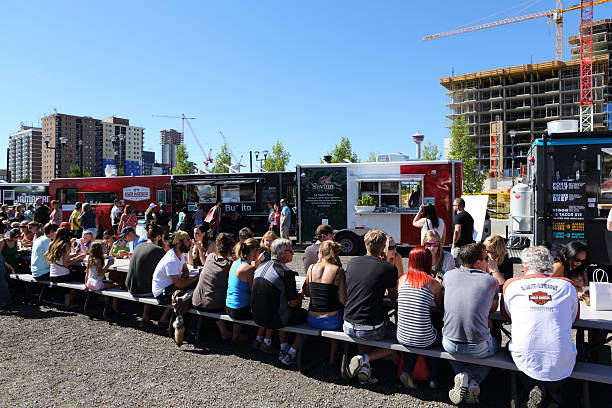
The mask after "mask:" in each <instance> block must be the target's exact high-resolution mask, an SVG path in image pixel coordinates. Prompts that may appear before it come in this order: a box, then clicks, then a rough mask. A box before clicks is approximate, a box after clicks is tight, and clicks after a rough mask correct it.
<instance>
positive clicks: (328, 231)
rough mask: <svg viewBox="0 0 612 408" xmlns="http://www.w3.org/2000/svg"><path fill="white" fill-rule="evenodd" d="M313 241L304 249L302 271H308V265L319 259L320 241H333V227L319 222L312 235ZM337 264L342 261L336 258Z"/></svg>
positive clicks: (339, 264)
mask: <svg viewBox="0 0 612 408" xmlns="http://www.w3.org/2000/svg"><path fill="white" fill-rule="evenodd" d="M314 239H315V242H314V244H312V245H309V246H308V247H306V249H305V250H304V256H303V261H304V273H306V271H308V268H310V265H312V264H315V263H317V262H318V260H319V249H320V248H321V243H322V242H325V241H333V240H334V229H333V228H332V227H331V225H328V224H321V225H319V226H318V227H317V229H316V231H315V236H314ZM338 266H340V267H341V266H342V263H341V262H340V260H339V259H338Z"/></svg>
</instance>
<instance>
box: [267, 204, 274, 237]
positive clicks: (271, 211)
mask: <svg viewBox="0 0 612 408" xmlns="http://www.w3.org/2000/svg"><path fill="white" fill-rule="evenodd" d="M266 206H267V207H268V225H269V228H268V229H269V230H272V226H273V225H274V205H273V204H272V202H271V201H268V202H267V203H266Z"/></svg>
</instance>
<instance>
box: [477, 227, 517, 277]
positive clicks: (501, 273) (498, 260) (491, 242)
mask: <svg viewBox="0 0 612 408" xmlns="http://www.w3.org/2000/svg"><path fill="white" fill-rule="evenodd" d="M483 244H484V246H485V248H486V249H487V256H488V257H489V273H490V274H491V275H493V277H494V278H495V279H497V281H498V282H499V285H500V287H501V286H503V284H504V283H505V282H506V281H507V280H508V279H512V277H513V276H514V271H513V268H512V261H510V257H508V254H507V253H506V243H505V242H504V239H503V238H502V237H501V236H500V235H497V234H493V235H490V236H489V237H488V238H487V239H485V240H484V242H483Z"/></svg>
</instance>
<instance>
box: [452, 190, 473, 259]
mask: <svg viewBox="0 0 612 408" xmlns="http://www.w3.org/2000/svg"><path fill="white" fill-rule="evenodd" d="M453 213H454V214H455V216H454V217H453V243H452V247H451V254H452V255H453V258H455V265H456V266H457V267H459V266H461V258H460V257H459V251H460V250H461V247H462V246H464V245H467V244H473V243H474V219H473V218H472V216H471V215H470V213H468V212H467V211H465V201H464V200H463V198H459V197H458V198H455V201H454V202H453Z"/></svg>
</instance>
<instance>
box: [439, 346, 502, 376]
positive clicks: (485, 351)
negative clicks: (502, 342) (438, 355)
mask: <svg viewBox="0 0 612 408" xmlns="http://www.w3.org/2000/svg"><path fill="white" fill-rule="evenodd" d="M442 347H443V348H444V350H446V352H448V353H450V354H453V355H457V356H466V357H472V358H487V357H491V356H492V355H493V354H495V351H497V349H498V348H499V343H498V342H497V340H495V338H494V337H492V336H491V335H489V339H488V340H487V341H485V342H482V343H480V344H469V343H455V342H454V341H452V340H449V339H447V338H446V337H443V338H442ZM449 363H450V365H451V366H452V367H453V370H455V374H459V373H463V372H466V373H468V375H470V376H471V377H472V378H473V379H474V380H476V382H478V383H479V384H480V383H481V382H482V381H484V379H485V378H487V374H489V371H490V370H491V367H486V366H481V365H477V364H471V363H462V362H460V361H455V360H449Z"/></svg>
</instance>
